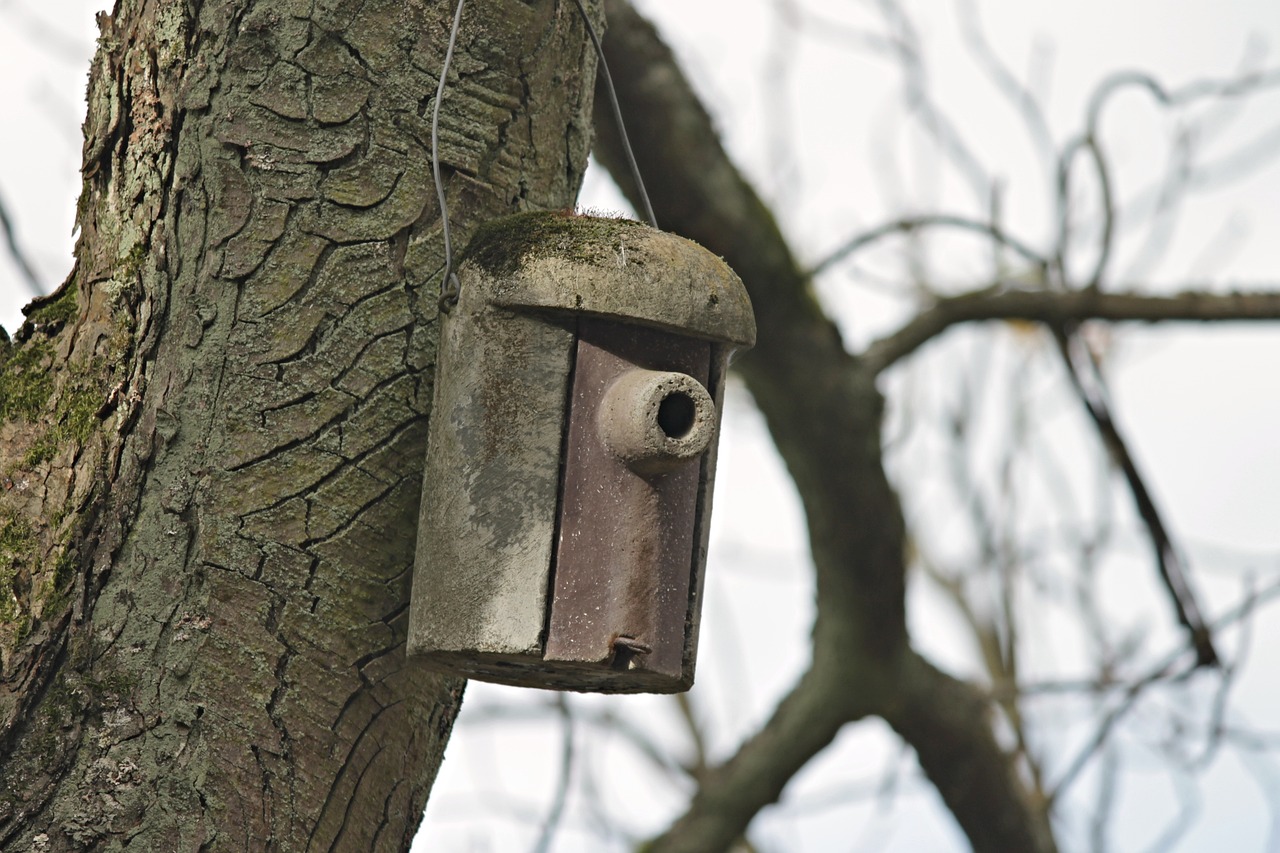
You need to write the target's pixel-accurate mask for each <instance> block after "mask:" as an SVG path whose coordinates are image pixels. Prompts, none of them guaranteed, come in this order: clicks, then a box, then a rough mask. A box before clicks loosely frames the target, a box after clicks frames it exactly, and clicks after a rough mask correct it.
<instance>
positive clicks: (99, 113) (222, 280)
mask: <svg viewBox="0 0 1280 853" xmlns="http://www.w3.org/2000/svg"><path fill="white" fill-rule="evenodd" d="M452 6H453V4H452V3H443V2H437V3H432V4H422V3H416V2H405V0H368V2H364V3H347V2H342V0H318V2H314V3H312V2H306V3H301V2H296V0H265V1H264V2H256V3H247V2H197V0H191V2H189V3H186V4H178V3H160V2H154V0H121V2H120V4H119V5H118V6H117V8H116V10H115V12H114V14H113V15H112V16H110V17H107V16H103V18H102V21H101V24H102V39H101V43H100V49H99V53H98V57H97V59H96V60H95V62H94V65H93V69H92V72H91V77H90V85H89V117H88V120H87V122H86V125H85V137H86V142H85V162H84V175H85V182H84V189H83V196H82V199H81V204H80V212H79V227H80V232H81V233H80V240H79V245H78V247H77V257H78V264H77V267H76V270H75V271H74V272H73V274H72V276H71V278H70V279H69V281H68V283H67V285H66V286H65V287H64V288H63V290H62V291H60V295H58V296H57V297H56V298H54V299H52V300H47V301H46V302H45V303H44V304H43V305H42V306H40V307H38V308H37V309H36V310H35V311H34V312H33V313H31V314H30V315H29V321H30V322H29V323H28V325H27V326H25V327H24V330H23V331H22V332H21V333H20V335H19V336H18V339H17V340H15V341H14V342H12V343H4V342H0V364H2V365H3V368H2V370H0V380H2V382H0V474H2V475H3V485H4V489H3V490H0V655H2V657H0V664H2V670H0V847H3V848H4V849H13V850H28V849H29V850H68V849H107V848H110V849H129V850H147V851H151V850H166V851H168V850H197V849H199V850H205V849H210V850H213V849H217V850H275V849H278V850H304V849H305V850H312V849H321V850H329V849H338V850H361V851H363V850H401V849H405V848H407V846H408V843H409V839H410V838H411V836H412V834H413V832H414V829H415V828H416V826H417V824H418V821H419V816H420V814H421V810H422V807H423V804H424V802H425V800H426V797H427V793H428V790H429V788H430V786H431V782H432V779H433V778H434V775H435V771H436V768H437V766H438V764H439V761H440V755H441V752H442V750H443V748H444V743H445V740H446V739H447V737H448V733H449V729H450V726H451V724H452V721H453V718H454V714H455V713H456V710H457V707H458V702H459V699H460V697H461V689H462V683H461V682H458V681H454V680H450V679H446V678H441V677H437V676H434V675H432V674H430V673H427V672H425V671H424V670H423V669H422V668H421V667H420V666H418V665H416V664H415V662H414V661H412V660H406V658H405V656H404V654H403V639H404V629H405V620H406V614H407V611H408V595H409V581H410V568H411V564H412V560H413V550H414V543H415V526H416V511H417V506H418V496H419V490H420V487H421V482H420V473H419V472H420V471H421V466H422V459H423V455H424V450H425V448H424V443H425V437H426V418H425V414H426V412H427V408H428V406H429V403H430V391H431V376H432V368H433V361H434V348H435V338H436V328H435V323H434V320H435V313H436V308H435V304H436V293H435V289H436V287H437V286H438V282H439V275H440V270H441V267H442V263H443V259H442V254H443V253H442V243H441V240H440V229H439V211H438V209H437V204H436V201H435V196H434V193H433V190H432V182H431V177H430V165H429V148H430V127H429V119H430V107H431V104H432V101H433V98H434V93H435V88H436V82H437V74H438V72H439V68H440V65H441V60H442V56H443V53H444V45H445V43H446V40H447V36H448V26H449V21H450V19H451V17H452V12H453V8H452ZM458 45H459V46H458V51H459V52H458V54H457V55H456V56H455V58H454V66H453V68H454V72H455V73H454V74H451V77H450V88H449V90H448V92H447V94H446V98H445V105H444V115H443V117H442V127H441V136H442V149H443V150H442V155H443V156H442V161H443V163H442V165H443V166H444V168H445V175H446V184H447V187H448V192H449V199H450V213H451V215H452V217H451V218H452V221H453V223H454V227H455V230H456V232H457V237H458V238H462V237H465V235H466V234H467V233H468V232H469V230H470V229H471V228H472V227H473V226H474V224H476V223H477V222H479V221H481V220H483V219H486V218H490V217H492V216H495V215H498V214H501V213H506V212H510V211H513V210H517V209H524V208H546V207H562V206H566V205H569V204H571V203H572V201H573V198H574V196H575V194H576V191H577V188H578V182H579V180H580V178H581V173H582V169H583V167H584V166H585V162H586V154H587V149H588V145H589V142H590V139H589V135H590V134H589V111H590V101H591V91H592V83H593V73H594V72H593V69H594V67H595V60H594V56H593V55H592V54H591V53H590V52H589V50H590V48H589V44H588V43H587V42H586V40H585V35H584V32H583V29H582V25H581V22H580V20H579V19H578V17H577V14H576V10H574V8H573V7H572V6H566V5H564V4H562V3H557V2H553V0H539V2H534V3H526V2H520V0H493V2H488V3H477V4H474V5H473V6H472V7H469V8H468V9H467V10H466V15H465V17H464V22H463V26H462V30H461V35H460V37H459V42H458Z"/></svg>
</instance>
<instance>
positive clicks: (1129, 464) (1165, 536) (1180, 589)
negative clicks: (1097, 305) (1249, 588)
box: [1053, 322, 1220, 666]
mask: <svg viewBox="0 0 1280 853" xmlns="http://www.w3.org/2000/svg"><path fill="white" fill-rule="evenodd" d="M1076 331H1077V329H1076V325H1075V323H1074V322H1073V323H1070V324H1062V325H1059V326H1055V327H1053V333H1054V338H1055V339H1056V340H1057V342H1058V351H1059V353H1060V354H1061V355H1062V361H1063V364H1064V365H1065V366H1066V368H1067V374H1068V376H1069V377H1070V378H1071V385H1072V387H1073V388H1074V389H1075V391H1076V395H1077V396H1078V397H1079V398H1080V402H1081V403H1082V404H1084V407H1085V411H1087V412H1088V414H1089V417H1090V419H1092V420H1093V423H1094V426H1095V427H1096V428H1097V430H1098V434H1099V435H1100V436H1101V438H1102V443H1103V445H1104V446H1105V447H1106V448H1107V450H1108V451H1109V452H1110V454H1111V458H1112V459H1113V461H1114V462H1115V464H1116V466H1117V467H1118V468H1119V469H1120V471H1121V473H1122V474H1123V475H1124V479H1125V482H1126V483H1127V484H1128V486H1129V491H1130V493H1131V494H1132V495H1133V502H1134V504H1135V506H1136V508H1137V510H1138V515H1139V516H1140V517H1141V518H1142V523H1143V524H1144V525H1145V526H1146V528H1147V533H1148V534H1149V535H1150V537H1151V545H1152V548H1153V550H1154V552H1155V558H1156V566H1157V568H1159V570H1160V578H1161V580H1162V581H1163V582H1164V585H1165V588H1166V589H1167V590H1168V592H1169V597H1170V598H1171V599H1172V600H1173V605H1174V610H1175V611H1176V612H1177V615H1178V622H1180V623H1181V624H1182V626H1183V627H1185V628H1186V629H1187V633H1188V635H1189V637H1190V640H1191V644H1192V647H1193V648H1194V649H1195V651H1196V665H1197V666H1217V665H1218V664H1219V662H1220V661H1219V658H1218V652H1217V650H1216V649H1215V648H1214V645H1213V636H1212V634H1211V633H1210V631H1209V626H1208V625H1207V624H1205V621H1204V617H1203V616H1201V614H1200V606H1199V604H1198V603H1197V602H1196V597H1195V593H1194V592H1193V591H1192V589H1191V583H1190V581H1189V580H1188V579H1187V572H1186V567H1185V561H1184V559H1183V558H1182V554H1181V553H1180V551H1179V550H1178V548H1177V547H1176V546H1175V545H1174V542H1173V537H1172V536H1171V535H1170V533H1169V529H1168V526H1167V525H1166V524H1165V523H1164V519H1163V517H1162V516H1161V514H1160V510H1159V508H1157V507H1156V503H1155V500H1154V498H1152V496H1151V491H1150V489H1148V488H1147V484H1146V480H1145V478H1144V477H1143V476H1142V474H1141V472H1139V471H1138V465H1137V462H1135V461H1134V458H1133V454H1132V453H1130V452H1129V445H1128V442H1126V441H1125V439H1124V437H1123V436H1122V435H1121V434H1120V428H1119V427H1118V426H1117V425H1116V422H1115V418H1114V417H1112V414H1111V406H1110V404H1109V403H1108V402H1107V395H1106V389H1105V383H1104V382H1103V379H1102V374H1101V372H1100V370H1099V367H1098V363H1097V361H1096V360H1095V359H1094V358H1093V357H1092V356H1091V355H1088V356H1086V357H1085V358H1083V359H1077V358H1076V357H1075V352H1074V351H1073V346H1072V345H1073V343H1074V344H1079V345H1080V346H1083V344H1081V343H1080V341H1079V336H1078V335H1077V334H1076ZM1081 362H1083V364H1081ZM1086 369H1087V373H1086Z"/></svg>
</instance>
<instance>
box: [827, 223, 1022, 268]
mask: <svg viewBox="0 0 1280 853" xmlns="http://www.w3.org/2000/svg"><path fill="white" fill-rule="evenodd" d="M939 227H941V228H959V229H961V230H963V231H973V232H974V233H977V234H981V235H982V236H984V237H990V238H991V239H992V240H995V241H996V242H997V243H999V244H1001V245H1003V246H1007V247H1008V248H1009V249H1011V250H1012V251H1014V252H1016V253H1017V254H1019V255H1021V256H1022V257H1023V258H1024V259H1025V260H1026V261H1027V262H1029V263H1031V264H1032V265H1034V266H1037V267H1038V266H1042V265H1043V264H1044V263H1045V257H1044V255H1043V254H1041V253H1040V252H1037V251H1036V250H1035V249H1033V248H1031V247H1030V246H1029V245H1027V244H1026V243H1024V242H1022V241H1021V240H1019V239H1018V238H1017V237H1014V236H1013V235H1011V234H1009V233H1008V232H1006V231H1005V230H1004V229H1002V228H1000V227H999V226H998V225H996V224H995V223H994V222H983V221H982V220H980V219H973V218H971V217H968V216H958V215H955V214H948V213H933V214H928V215H925V216H907V217H903V218H902V219H895V220H893V221H892V222H885V223H883V224H881V225H877V226H876V227H875V228H871V229H869V230H867V231H863V232H861V233H859V234H857V235H855V236H853V237H851V238H849V239H848V240H847V241H845V242H844V243H842V244H841V245H840V247H839V248H837V249H835V250H834V251H832V252H831V253H829V254H828V255H827V256H826V257H825V258H823V259H822V260H821V261H819V262H818V263H816V264H815V265H814V266H813V267H811V268H810V269H809V272H808V274H809V275H810V276H817V275H820V274H821V273H823V272H826V271H827V270H828V269H829V268H831V267H832V266H834V265H835V264H838V263H840V262H841V261H843V260H845V259H847V258H848V257H849V256H850V255H852V254H854V253H855V252H858V251H860V250H861V249H864V248H866V247H867V246H869V245H870V244H872V243H875V242H877V241H879V240H883V239H884V238H885V237H890V236H892V235H894V234H911V233H913V232H915V231H919V230H922V229H925V228H939Z"/></svg>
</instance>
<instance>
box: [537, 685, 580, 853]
mask: <svg viewBox="0 0 1280 853" xmlns="http://www.w3.org/2000/svg"><path fill="white" fill-rule="evenodd" d="M555 705H556V710H557V711H558V712H559V714H560V727H561V730H562V732H563V742H562V746H561V748H560V781H559V783H558V784H557V785H556V794H555V799H554V800H552V802H551V808H550V810H549V811H548V812H547V819H546V820H545V821H544V822H543V824H542V833H541V834H540V835H539V836H538V841H537V843H536V844H535V845H534V847H533V849H534V853H547V851H549V850H551V849H553V848H552V844H553V842H554V841H555V837H556V830H557V829H559V828H560V820H561V818H563V817H564V807H565V803H566V802H567V801H568V799H569V785H570V783H571V782H572V781H573V714H572V713H571V712H570V711H569V700H568V698H566V697H565V695H564V694H563V693H558V694H556V697H555Z"/></svg>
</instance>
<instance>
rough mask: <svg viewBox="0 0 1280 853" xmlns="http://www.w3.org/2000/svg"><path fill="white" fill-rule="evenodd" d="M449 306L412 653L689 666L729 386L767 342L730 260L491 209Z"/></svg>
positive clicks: (547, 669)
mask: <svg viewBox="0 0 1280 853" xmlns="http://www.w3.org/2000/svg"><path fill="white" fill-rule="evenodd" d="M458 276H459V281H460V285H461V290H460V296H459V301H458V303H457V305H456V306H455V307H454V308H453V309H452V311H451V312H450V313H448V314H447V315H445V316H444V319H443V325H442V328H441V337H440V354H439V359H438V365H437V372H436V386H435V397H434V401H433V405H432V410H431V425H430V433H429V439H428V450H427V463H426V474H425V481H424V485H423V494H422V510H421V518H420V522H419V532H418V548H417V556H416V565H415V567H414V578H413V601H412V607H411V612H410V620H409V641H408V648H409V653H410V654H414V655H418V656H421V657H422V658H425V659H426V660H428V661H429V662H430V663H431V664H432V665H433V666H434V667H436V668H439V669H444V670H448V671H451V672H455V673H458V674H460V675H464V676H467V677H469V678H478V679H482V680H485V681H497V682H501V683H506V684H517V685H524V686H531V687H546V688H555V689H563V690H585V691H599V692H607V693H672V692H678V691H681V690H687V689H688V688H689V687H690V686H691V685H692V683H693V672H694V654H695V651H696V647H697V639H698V616H699V611H700V609H701V597H702V577H703V569H704V565H705V562H706V551H707V528H708V522H709V521H710V516H711V486H712V478H713V475H714V472H715V459H716V440H717V437H718V432H719V426H720V403H721V399H722V396H723V392H724V379H725V370H726V367H727V364H728V357H729V354H730V353H731V352H732V351H733V350H734V349H737V348H742V347H749V346H751V345H752V344H753V343H754V342H755V321H754V318H753V316H752V313H751V303H750V301H749V300H748V299H747V294H746V290H745V289H744V288H743V286H742V282H741V281H739V280H738V277H737V276H736V275H734V273H733V272H732V271H731V270H730V269H729V268H728V266H726V265H725V263H724V262H723V261H721V260H720V259H719V258H717V257H716V256H715V255H712V254H711V253H710V252H707V251H706V250H705V249H702V248H701V247H699V246H697V245H695V244H693V243H690V242H689V241H687V240H684V239H681V238H679V237H676V236H673V235H671V234H665V233H663V232H661V231H655V230H653V229H651V228H648V227H646V226H643V225H640V224H638V223H635V222H629V221H625V220H613V219H595V218H588V217H577V216H571V215H567V214H563V213H536V214H520V215H517V216H513V217H508V218H506V219H501V220H496V221H494V222H492V223H490V224H488V225H487V226H485V227H484V228H482V229H481V231H480V232H479V233H478V234H477V235H476V237H475V238H474V239H473V241H472V243H471V245H470V246H469V247H468V249H467V251H466V253H465V254H464V256H463V258H462V261H461V264H460V266H459V269H458Z"/></svg>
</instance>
